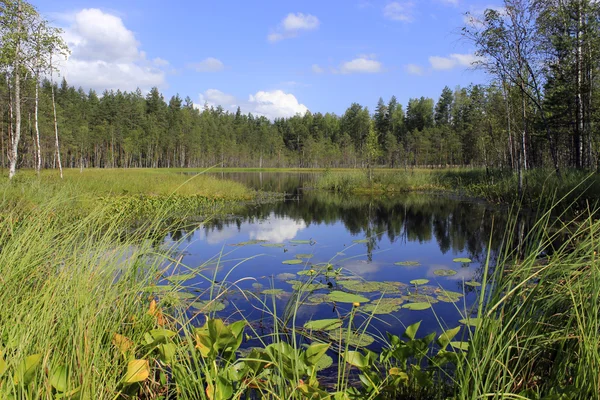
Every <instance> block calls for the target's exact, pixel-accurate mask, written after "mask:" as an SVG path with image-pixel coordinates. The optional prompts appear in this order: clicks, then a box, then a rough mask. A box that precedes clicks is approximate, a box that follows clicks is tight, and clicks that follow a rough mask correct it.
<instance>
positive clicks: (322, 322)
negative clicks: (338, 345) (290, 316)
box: [304, 318, 342, 331]
mask: <svg viewBox="0 0 600 400" xmlns="http://www.w3.org/2000/svg"><path fill="white" fill-rule="evenodd" d="M341 326H342V321H341V320H339V319H337V318H330V319H316V320H313V321H309V322H307V323H306V324H304V328H305V329H312V330H315V331H331V330H333V329H337V328H339V327H341Z"/></svg>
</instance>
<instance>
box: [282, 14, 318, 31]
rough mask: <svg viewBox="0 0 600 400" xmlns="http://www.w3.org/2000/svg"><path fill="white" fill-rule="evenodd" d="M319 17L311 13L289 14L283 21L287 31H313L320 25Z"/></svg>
mask: <svg viewBox="0 0 600 400" xmlns="http://www.w3.org/2000/svg"><path fill="white" fill-rule="evenodd" d="M319 23H320V22H319V19H318V18H317V17H315V16H314V15H310V14H306V15H305V14H302V13H297V14H292V13H290V14H288V15H287V17H285V18H284V20H283V22H282V23H281V25H282V27H283V29H284V30H285V31H289V32H293V31H300V30H307V31H312V30H314V29H317V28H318V27H319Z"/></svg>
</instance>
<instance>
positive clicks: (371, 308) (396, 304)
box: [362, 298, 404, 315]
mask: <svg viewBox="0 0 600 400" xmlns="http://www.w3.org/2000/svg"><path fill="white" fill-rule="evenodd" d="M402 303H404V300H403V299H401V298H382V299H379V300H374V301H373V302H371V303H369V304H366V305H365V306H364V307H363V308H362V310H363V311H364V312H367V313H369V314H379V315H382V314H391V313H393V312H396V311H398V310H400V308H401V307H400V306H401V305H402Z"/></svg>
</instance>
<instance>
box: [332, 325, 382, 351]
mask: <svg viewBox="0 0 600 400" xmlns="http://www.w3.org/2000/svg"><path fill="white" fill-rule="evenodd" d="M329 338H330V339H331V340H333V341H335V342H340V341H342V342H344V343H346V341H348V343H347V344H348V345H349V346H352V347H366V346H369V345H370V344H373V342H375V338H374V337H373V336H371V335H369V334H367V333H362V332H356V331H354V332H350V336H349V337H348V331H347V328H338V329H336V330H333V331H329ZM348 339H349V340H348Z"/></svg>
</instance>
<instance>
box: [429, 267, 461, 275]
mask: <svg viewBox="0 0 600 400" xmlns="http://www.w3.org/2000/svg"><path fill="white" fill-rule="evenodd" d="M433 273H434V274H436V275H437V276H452V275H456V274H457V272H456V271H455V270H453V269H436V270H435V271H433Z"/></svg>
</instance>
